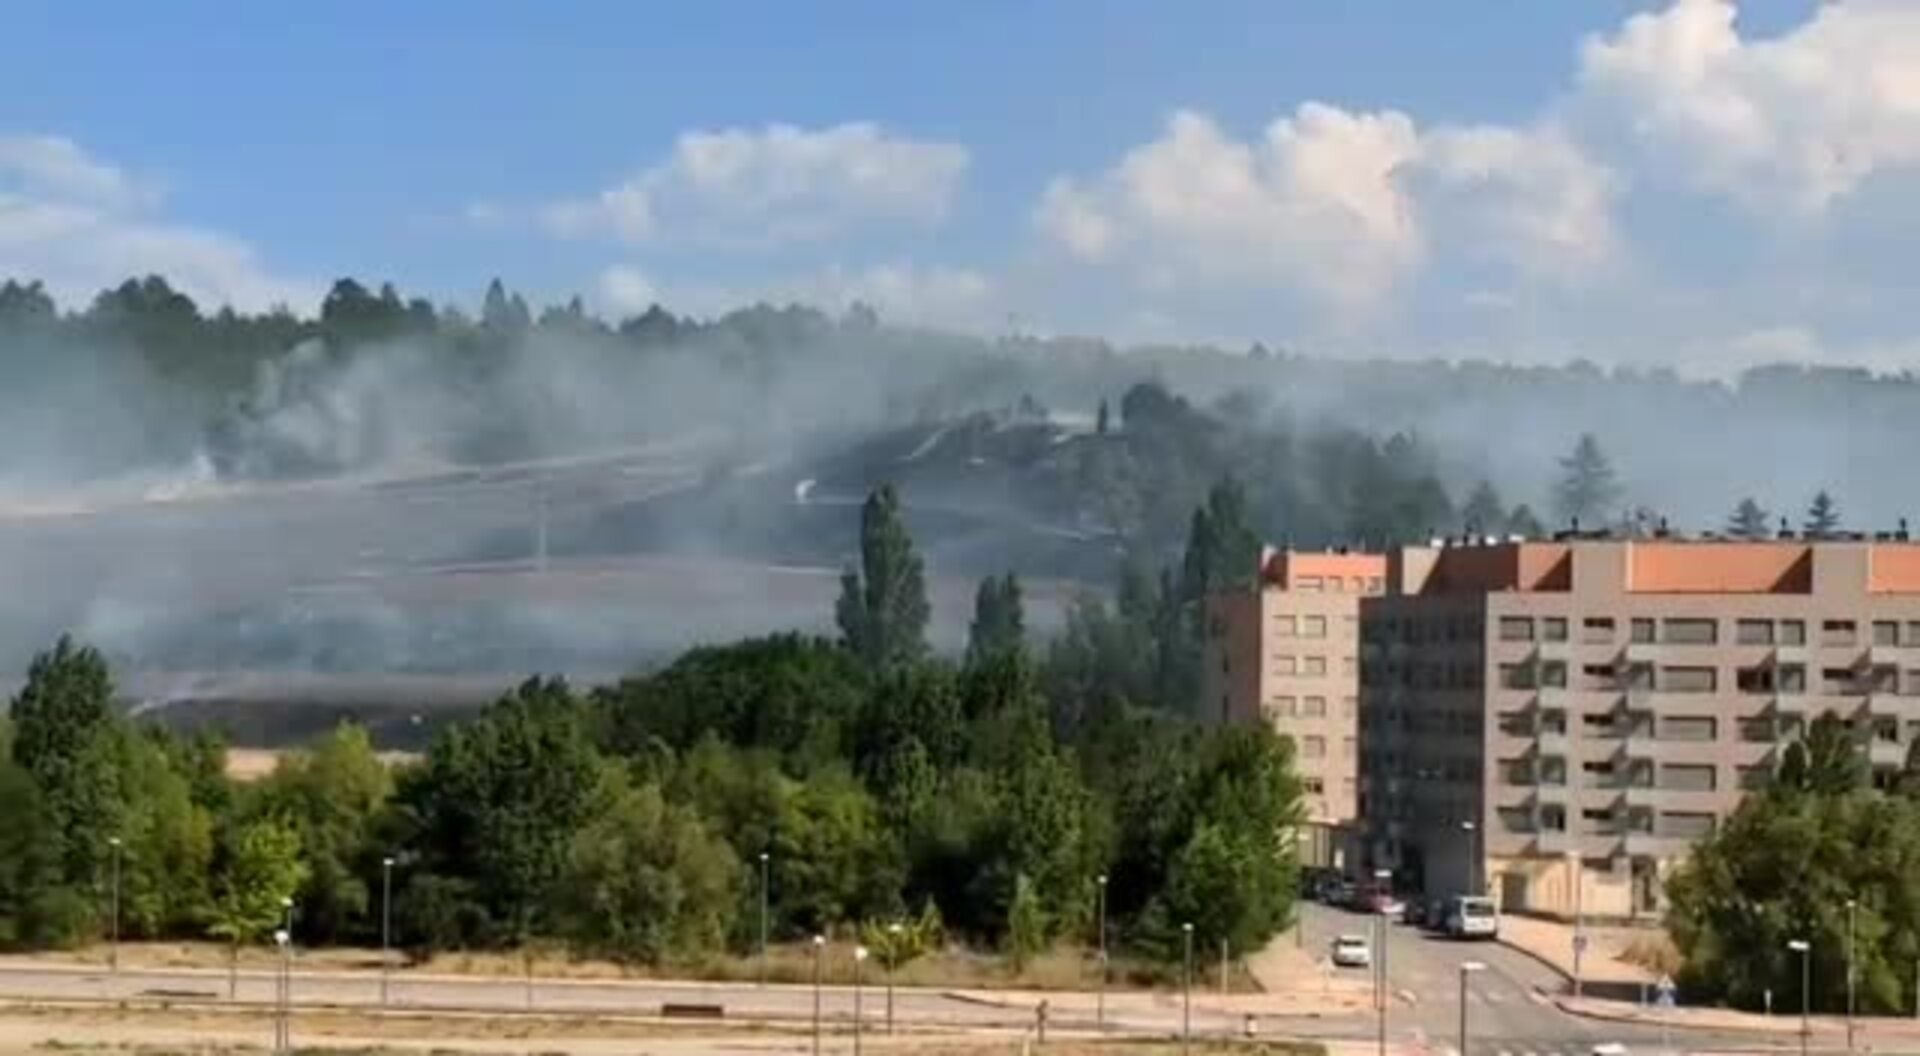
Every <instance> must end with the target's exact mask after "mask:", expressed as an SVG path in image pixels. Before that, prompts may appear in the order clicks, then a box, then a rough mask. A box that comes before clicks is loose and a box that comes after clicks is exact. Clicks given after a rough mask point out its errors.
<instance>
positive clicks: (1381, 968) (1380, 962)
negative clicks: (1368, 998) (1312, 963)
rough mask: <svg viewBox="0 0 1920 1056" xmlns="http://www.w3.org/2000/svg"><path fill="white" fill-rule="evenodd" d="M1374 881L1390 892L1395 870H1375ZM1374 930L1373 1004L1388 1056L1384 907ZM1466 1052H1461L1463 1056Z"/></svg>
mask: <svg viewBox="0 0 1920 1056" xmlns="http://www.w3.org/2000/svg"><path fill="white" fill-rule="evenodd" d="M1373 879H1374V882H1375V884H1376V886H1377V887H1378V888H1379V889H1380V890H1383V891H1385V890H1389V888H1388V887H1387V885H1388V884H1390V883H1392V882H1393V870H1391V869H1375V870H1374V871H1373ZM1374 928H1375V929H1376V930H1377V931H1378V932H1379V935H1380V938H1379V940H1378V941H1377V942H1375V944H1374V945H1375V946H1376V947H1377V948H1378V950H1379V953H1378V954H1377V960H1376V963H1375V964H1374V971H1373V1003H1374V1007H1375V1009H1377V1010H1378V1013H1379V1016H1380V1039H1379V1040H1380V1056H1387V936H1388V935H1389V933H1390V928H1389V922H1388V920H1387V910H1386V907H1385V906H1384V905H1383V906H1381V908H1380V911H1379V912H1378V913H1375V914H1374ZM1465 1051H1466V1050H1464V1049H1463V1050H1461V1052H1462V1056H1464V1054H1465Z"/></svg>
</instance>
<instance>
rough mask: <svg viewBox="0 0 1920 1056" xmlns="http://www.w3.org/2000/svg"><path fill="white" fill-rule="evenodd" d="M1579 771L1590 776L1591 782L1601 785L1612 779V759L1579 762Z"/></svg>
mask: <svg viewBox="0 0 1920 1056" xmlns="http://www.w3.org/2000/svg"><path fill="white" fill-rule="evenodd" d="M1580 772H1581V773H1582V774H1585V775H1586V776H1587V777H1590V778H1592V779H1593V780H1592V782H1591V783H1592V784H1593V785H1595V786H1603V785H1606V784H1609V783H1611V782H1612V781H1613V760H1611V759H1594V760H1589V761H1587V762H1584V763H1581V764H1580Z"/></svg>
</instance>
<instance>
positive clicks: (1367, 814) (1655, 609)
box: [1359, 532, 1920, 915]
mask: <svg viewBox="0 0 1920 1056" xmlns="http://www.w3.org/2000/svg"><path fill="white" fill-rule="evenodd" d="M1390 565H1391V568H1390V573H1389V584H1390V588H1391V589H1390V592H1389V593H1388V594H1387V595H1386V596H1382V597H1377V598H1368V599H1367V600H1366V601H1365V602H1363V603H1362V614H1363V629H1364V638H1365V639H1366V642H1365V646H1364V650H1363V651H1364V654H1365V655H1364V661H1363V683H1364V684H1363V686H1362V689H1361V700H1362V706H1361V716H1362V720H1361V727H1362V730H1361V738H1362V742H1361V743H1362V760H1363V761H1362V771H1363V779H1362V783H1361V794H1360V806H1359V811H1360V813H1361V815H1362V816H1363V818H1364V819H1365V820H1364V823H1363V824H1364V825H1365V829H1366V842H1367V852H1368V854H1369V855H1370V856H1371V857H1372V859H1373V860H1374V862H1375V863H1376V864H1384V865H1388V866H1391V867H1394V868H1396V869H1397V870H1400V871H1401V872H1402V873H1403V875H1406V876H1408V877H1412V878H1419V879H1420V880H1421V881H1422V882H1423V884H1424V886H1425V888H1426V890H1427V891H1428V892H1429V893H1431V894H1439V893H1449V892H1459V891H1465V890H1470V889H1474V888H1482V887H1483V888H1484V889H1486V890H1488V891H1489V892H1490V893H1492V894H1493V895H1494V896H1495V897H1496V898H1499V899H1501V900H1502V901H1503V902H1504V903H1505V904H1506V905H1507V906H1509V907H1512V908H1524V909H1529V910H1533V911H1540V912H1548V913H1566V912H1570V911H1572V909H1573V908H1574V905H1575V904H1576V903H1577V904H1579V905H1580V907H1581V909H1583V910H1584V911H1585V912H1587V913H1597V914H1607V915H1627V914H1631V913H1638V912H1646V911H1651V910H1654V909H1656V908H1657V906H1658V905H1659V890H1660V878H1661V876H1662V875H1663V874H1664V872H1665V870H1666V869H1667V868H1668V867H1670V866H1671V865H1672V864H1673V863H1674V862H1675V861H1677V860H1678V859H1680V858H1681V857H1683V856H1684V855H1685V854H1686V853H1687V851H1688V849H1689V848H1690V847H1691V846H1692V844H1693V843H1694V842H1695V841H1697V840H1699V839H1700V838H1701V837H1703V836H1706V835H1708V834H1710V833H1712V832H1713V831H1714V829H1715V827H1716V826H1718V825H1719V824H1720V823H1721V822H1722V821H1723V820H1724V819H1725V818H1726V817H1727V815H1728V814H1729V813H1730V812H1732V811H1733V809H1734V808H1735V807H1736V806H1737V805H1738V803H1739V802H1740V799H1741V797H1742V796H1743V795H1744V794H1745V793H1746V792H1747V791H1748V790H1750V789H1752V788H1754V787H1756V786H1757V785H1759V784H1760V783H1762V782H1764V781H1765V780H1766V779H1767V778H1768V776H1769V775H1770V774H1771V773H1772V771H1773V768H1774V767H1775V766H1776V765H1777V763H1778V761H1779V759H1780V754H1781V749H1782V747H1783V745H1785V744H1786V743H1788V742H1789V741H1791V740H1792V739H1793V738H1794V737H1796V736H1798V735H1799V734H1800V732H1801V731H1802V730H1803V729H1804V728H1805V726H1806V724H1807V723H1808V722H1810V721H1811V720H1812V719H1813V718H1815V717H1818V716H1819V715H1820V714H1822V713H1824V712H1829V711H1831V712H1834V713H1835V714H1837V715H1838V716H1839V717H1841V718H1843V719H1845V720H1846V721H1847V722H1848V723H1850V724H1851V726H1852V728H1853V729H1854V730H1855V732H1856V736H1857V737H1858V738H1859V739H1860V741H1861V743H1862V745H1863V750H1864V751H1865V752H1866V753H1867V754H1868V756H1869V758H1870V760H1871V763H1872V765H1873V767H1874V770H1875V775H1876V780H1879V781H1886V780H1890V779H1891V778H1892V777H1893V776H1894V775H1895V774H1896V773H1897V772H1898V769H1899V767H1900V766H1901V764H1902V763H1903V761H1904V759H1905V757H1906V752H1907V747H1908V745H1909V744H1911V743H1912V742H1913V741H1914V740H1916V739H1920V545H1915V544H1913V543H1909V542H1907V541H1906V539H1905V533H1904V532H1902V533H1899V534H1898V536H1892V535H1889V536H1884V537H1881V538H1879V539H1877V540H1865V539H1851V540H1845V541H1818V542H1814V541H1802V540H1793V539H1780V540H1772V541H1764V542H1731V541H1724V540H1699V541H1689V540H1680V539H1671V538H1661V539H1651V540H1613V539H1591V538H1587V539H1581V538H1572V539H1564V540H1560V541H1554V542H1501V543H1486V544H1467V545H1457V546H1456V545H1447V546H1440V547H1421V548H1409V549H1405V550H1402V551H1400V552H1397V553H1395V554H1394V555H1392V557H1391V559H1390ZM1576 892H1577V894H1576Z"/></svg>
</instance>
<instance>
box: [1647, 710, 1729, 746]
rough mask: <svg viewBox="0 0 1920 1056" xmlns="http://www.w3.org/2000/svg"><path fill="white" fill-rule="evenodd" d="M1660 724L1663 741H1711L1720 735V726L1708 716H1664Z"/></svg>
mask: <svg viewBox="0 0 1920 1056" xmlns="http://www.w3.org/2000/svg"><path fill="white" fill-rule="evenodd" d="M1659 724H1660V735H1659V736H1660V739H1661V740H1663V741H1711V740H1713V739H1714V738H1715V737H1716V736H1717V735H1718V733H1719V728H1718V724H1717V723H1715V721H1714V719H1713V717H1712V716H1707V715H1662V716H1660V720H1659Z"/></svg>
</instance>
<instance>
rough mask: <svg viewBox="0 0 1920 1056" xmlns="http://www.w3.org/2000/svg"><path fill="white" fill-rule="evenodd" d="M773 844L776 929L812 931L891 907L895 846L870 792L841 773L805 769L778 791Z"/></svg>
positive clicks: (896, 886)
mask: <svg viewBox="0 0 1920 1056" xmlns="http://www.w3.org/2000/svg"><path fill="white" fill-rule="evenodd" d="M772 844H773V850H772V858H773V873H774V877H773V889H774V890H775V891H776V892H778V893H779V895H780V897H779V900H778V905H777V906H776V907H775V908H776V911H777V912H778V913H779V914H780V917H781V921H782V925H783V930H788V931H797V932H803V933H817V932H820V931H823V930H825V929H827V928H828V927H830V926H831V925H834V924H838V923H843V922H850V921H856V920H860V919H863V918H867V917H878V916H890V915H892V914H894V913H896V912H898V910H899V908H900V888H901V882H902V880H903V879H904V878H905V874H906V863H905V861H904V858H903V856H902V852H901V848H900V845H899V843H898V841H896V840H895V839H893V837H892V835H891V834H890V833H889V832H888V831H887V828H886V825H885V823H884V820H883V818H882V815H881V811H880V806H879V804H878V803H876V802H875V801H874V798H873V796H872V794H870V793H869V792H868V791H867V790H866V789H865V788H863V787H861V785H860V783H859V782H857V781H855V780H853V779H852V777H851V776H849V775H847V774H846V773H844V772H834V771H826V772H822V773H817V774H814V775H811V776H809V777H808V779H807V780H806V781H804V782H802V783H800V784H799V785H798V786H797V787H796V788H793V789H792V791H791V793H790V794H788V795H786V796H785V797H783V800H782V802H781V805H780V813H779V814H778V816H777V827H776V830H775V832H774V834H773V840H772Z"/></svg>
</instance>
